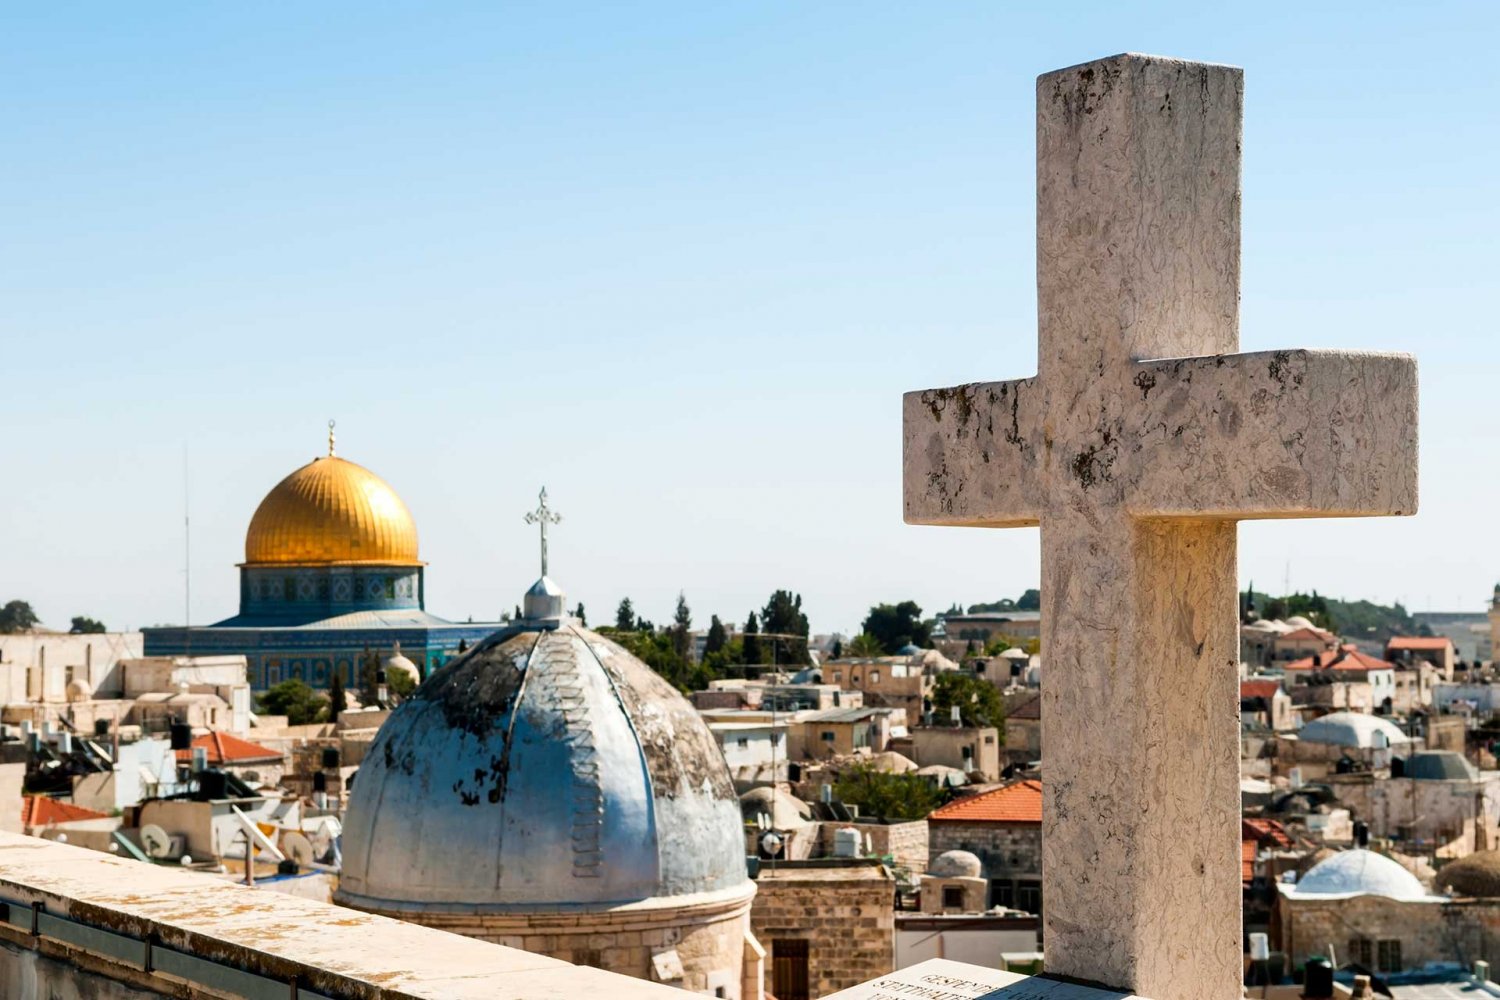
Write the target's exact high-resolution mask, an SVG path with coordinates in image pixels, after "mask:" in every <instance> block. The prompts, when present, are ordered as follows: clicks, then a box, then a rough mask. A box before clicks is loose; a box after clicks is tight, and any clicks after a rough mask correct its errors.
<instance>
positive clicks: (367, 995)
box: [0, 833, 681, 1000]
mask: <svg viewBox="0 0 1500 1000" xmlns="http://www.w3.org/2000/svg"><path fill="white" fill-rule="evenodd" d="M0 904H3V909H0V996H4V997H7V998H8V997H17V998H20V997H33V996H44V997H54V998H58V1000H75V998H76V1000H84V998H87V1000H138V998H143V997H150V996H171V997H177V998H186V1000H208V998H219V1000H222V998H224V997H230V996H241V997H246V996H275V997H278V998H281V997H287V998H291V997H297V998H298V1000H313V998H315V997H325V998H329V1000H520V998H523V997H526V998H530V997H607V998H609V1000H672V998H673V997H680V996H681V994H680V993H679V992H675V991H672V990H671V989H669V988H668V987H665V986H661V985H659V984H655V983H650V982H644V981H642V980H639V979H632V978H628V977H625V976H618V975H614V974H612V973H609V972H605V971H602V970H599V969H590V968H580V967H578V966H573V965H569V964H568V963H566V962H561V961H558V960H557V959H553V958H548V957H547V956H545V955H533V954H529V953H527V952H524V951H518V950H515V949H513V948H504V947H500V946H498V945H494V944H489V943H487V942H484V941H476V940H471V939H469V938H465V937H459V936H457V935H453V934H445V933H442V932H441V931H436V930H433V929H431V928H427V927H419V926H417V925H415V924H409V923H405V922H403V921H399V920H390V919H387V918H385V917H381V916H377V915H374V914H368V913H360V912H357V911H354V910H348V909H344V908H342V907H336V906H331V905H329V904H326V903H319V902H315V901H313V900H309V899H301V898H297V897H293V896H286V895H282V894H280V893H275V892H267V891H263V890H258V889H250V888H246V887H244V886H240V885H236V884H234V883H231V882H226V881H224V880H222V879H219V878H215V877H213V876H210V875H205V874H201V873H196V872H187V871H180V870H175V869H170V868H164V867H160V866H156V865H149V864H144V863H142V862H138V861H132V860H129V859H123V858H118V857H112V856H110V855H107V854H103V853H100V852H96V851H87V850H83V849H82V848H77V847H70V846H66V845H63V844H55V843H50V842H48V841H44V840H37V839H34V838H31V837H23V836H18V835H15V834H5V833H0Z"/></svg>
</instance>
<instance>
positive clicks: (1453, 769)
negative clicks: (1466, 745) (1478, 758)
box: [1406, 750, 1479, 781]
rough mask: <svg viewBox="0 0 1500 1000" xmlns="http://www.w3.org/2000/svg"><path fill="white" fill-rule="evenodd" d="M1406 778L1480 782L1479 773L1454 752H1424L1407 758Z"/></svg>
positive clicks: (1462, 756) (1459, 754)
mask: <svg viewBox="0 0 1500 1000" xmlns="http://www.w3.org/2000/svg"><path fill="white" fill-rule="evenodd" d="M1406 776H1407V777H1408V778H1416V779H1418V780H1422V781H1478V780H1479V771H1478V770H1477V769H1476V768H1475V767H1474V765H1473V764H1470V763H1469V762H1468V761H1467V760H1465V759H1464V755H1463V754H1461V753H1455V752H1453V751H1452V750H1424V751H1422V752H1421V753H1414V754H1412V755H1411V756H1410V757H1408V758H1406Z"/></svg>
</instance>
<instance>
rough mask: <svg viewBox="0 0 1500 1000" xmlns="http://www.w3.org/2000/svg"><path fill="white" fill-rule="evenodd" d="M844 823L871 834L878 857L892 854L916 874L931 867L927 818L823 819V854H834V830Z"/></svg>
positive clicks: (820, 830) (820, 834) (862, 833)
mask: <svg viewBox="0 0 1500 1000" xmlns="http://www.w3.org/2000/svg"><path fill="white" fill-rule="evenodd" d="M844 827H853V828H854V829H856V830H858V831H859V835H860V838H861V839H863V838H864V836H865V835H866V834H869V837H870V853H871V854H873V855H874V856H875V857H878V858H883V857H890V858H891V859H892V860H893V861H894V863H895V864H896V865H897V866H899V867H902V868H907V869H910V870H911V871H912V872H913V873H914V874H920V873H922V872H924V871H926V870H927V862H928V846H927V821H926V820H925V819H917V820H911V821H909V822H905V823H858V822H855V823H822V824H820V825H819V828H818V853H819V855H821V856H822V857H832V856H833V842H834V834H835V832H836V831H838V830H841V829H843V828H844ZM863 850H864V848H863V847H861V851H863Z"/></svg>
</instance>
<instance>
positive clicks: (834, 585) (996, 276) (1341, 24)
mask: <svg viewBox="0 0 1500 1000" xmlns="http://www.w3.org/2000/svg"><path fill="white" fill-rule="evenodd" d="M1234 6H1237V7H1238V8H1239V9H1237V10H1236V9H1233V8H1232V7H1231V5H1223V4H1205V3H1202V2H1192V3H1172V4H1154V5H1140V4H1123V3H1072V4H1067V5H1041V4H1028V5H1020V4H1015V5H1005V4H998V3H943V4H876V3H869V2H860V3H848V4H766V3H744V4H697V3H682V4H677V5H655V4H626V3H609V4H599V5H583V4H525V5H502V4H483V5H479V4H476V5H473V6H457V5H451V4H447V5H445V4H401V5H397V4H372V3H324V4H317V5H290V4H283V5H230V4H215V5H188V4H180V5H175V6H174V5H165V4H157V5H140V4H124V5H122V4H105V3H99V4H68V5H59V4H41V5H32V6H31V7H29V8H20V7H14V6H13V7H11V8H10V9H9V10H7V11H6V12H5V14H4V15H3V20H0V27H3V30H0V61H3V65H4V66H5V71H4V74H3V83H4V90H5V99H4V105H3V108H4V110H3V123H0V128H3V136H4V138H3V148H4V155H3V156H0V218H3V219H4V220H5V222H4V226H5V231H6V238H5V239H4V240H0V342H3V352H0V357H3V368H0V371H3V379H0V387H3V391H0V421H3V425H4V426H5V428H6V429H7V434H6V443H7V447H6V451H7V457H8V461H7V462H6V464H5V472H6V475H5V484H4V489H3V490H0V525H3V537H0V600H4V599H6V598H9V597H12V596H19V597H26V598H29V599H30V600H32V602H33V603H34V604H35V605H36V607H37V609H38V611H39V612H40V613H41V614H42V616H43V618H44V620H45V621H46V622H47V623H49V624H52V625H55V626H62V627H66V625H67V620H68V617H69V616H71V615H73V614H79V613H87V614H91V615H94V616H97V617H102V618H104V619H105V620H106V621H107V622H108V623H109V624H110V625H111V626H116V627H118V626H126V625H130V626H139V625H142V624H150V623H155V622H168V621H179V620H181V618H182V607H183V600H182V583H183V581H182V565H183V555H182V465H183V452H184V447H186V450H187V453H188V455H189V458H190V465H191V469H192V487H191V493H192V513H193V525H194V530H193V590H194V600H193V617H194V620H195V621H197V622H205V621H209V620H213V619H217V618H219V617H223V616H226V615H228V614H231V613H232V612H233V611H234V610H235V604H236V600H237V582H236V581H237V578H236V571H235V570H234V568H233V564H234V563H235V562H236V561H238V559H239V558H241V556H242V548H241V546H242V544H243V533H244V529H245V526H246V524H247V523H248V521H249V518H250V515H251V513H252V512H253V510H254V508H255V505H256V503H257V502H258V501H259V499H260V497H261V496H262V495H263V494H264V493H265V492H266V491H267V490H269V489H270V488H271V486H272V485H273V484H274V483H275V482H276V481H277V480H278V479H280V478H281V477H282V476H283V475H285V474H286V473H288V472H290V471H291V470H292V469H293V468H295V467H296V466H298V465H300V464H302V463H303V462H305V461H307V460H308V459H310V458H312V457H313V456H315V455H316V454H318V453H319V451H320V450H321V448H322V442H323V435H324V422H325V421H326V420H327V419H328V418H329V417H336V418H337V419H338V422H339V440H340V453H341V454H343V455H345V456H346V457H349V458H351V459H353V460H355V461H358V462H361V463H362V464H365V465H367V466H369V467H370V468H372V469H374V470H375V471H376V472H378V473H379V474H381V475H382V476H384V477H385V478H386V479H388V480H389V481H390V482H391V483H392V484H393V485H394V486H395V487H396V489H397V490H398V491H399V492H400V493H401V494H402V495H403V496H404V497H405V499H406V501H407V503H408V505H409V506H410V507H411V508H412V510H413V512H414V513H415V515H416V517H417V520H418V524H419V527H420V529H421V534H422V550H423V556H424V558H426V559H427V560H428V562H429V563H430V569H429V584H428V606H429V608H431V609H432V610H434V611H436V612H437V613H439V614H444V615H448V616H450V617H463V616H466V615H469V614H472V615H474V616H476V617H491V616H493V615H494V614H495V613H496V612H498V611H499V610H500V609H502V608H508V607H510V606H511V605H512V604H514V603H516V601H517V600H518V599H519V596H520V594H521V592H522V590H523V589H524V588H525V587H526V586H527V584H529V583H530V581H531V580H532V579H533V578H534V576H535V573H536V554H535V548H536V546H535V538H534V534H533V531H532V529H529V528H527V527H526V525H525V524H523V523H522V521H521V515H522V513H523V512H524V511H526V510H527V509H529V508H530V506H532V505H533V502H534V496H535V493H536V490H537V487H538V486H539V485H540V484H542V483H546V484H547V485H548V487H549V488H550V491H551V494H552V497H553V499H554V501H555V505H556V506H557V508H558V509H560V510H561V511H562V512H563V513H564V515H565V516H566V518H567V520H566V521H565V523H564V524H563V525H562V526H561V527H560V528H559V529H557V531H556V532H555V536H554V539H555V540H554V544H553V564H554V569H555V574H554V575H556V576H557V577H558V578H559V579H560V580H561V581H562V582H563V583H564V585H565V586H566V587H567V588H568V590H569V593H570V594H571V595H573V596H576V597H579V598H581V599H582V600H584V601H585V602H586V604H587V606H588V608H589V610H590V611H591V613H592V617H594V618H595V619H596V620H599V619H604V618H607V617H609V616H610V615H611V614H612V609H613V607H614V605H615V604H616V603H617V602H618V600H619V599H620V597H621V596H622V595H625V594H629V595H630V596H631V597H633V598H634V599H635V601H636V604H637V606H638V608H639V609H640V610H641V611H642V612H643V613H645V614H646V615H648V616H650V617H653V618H655V619H657V620H662V619H665V618H666V617H668V616H669V614H670V613H671V607H672V604H673V602H674V600H675V598H676V595H677V593H678V591H679V590H684V591H686V593H687V596H688V599H689V601H690V603H691V604H692V606H693V609H694V611H695V613H696V614H697V616H698V617H699V618H700V619H702V620H704V621H706V620H707V616H708V614H709V613H710V612H718V613H720V614H721V615H723V616H724V617H726V618H731V617H732V618H735V619H740V620H742V619H743V617H744V615H745V612H746V611H747V610H748V609H750V608H751V607H752V606H757V605H758V604H760V603H762V602H763V601H764V599H765V597H766V595H767V594H768V593H769V592H770V591H771V590H772V589H773V588H775V587H778V586H786V587H792V588H795V589H797V590H800V591H801V592H802V593H803V595H804V597H805V600H806V605H807V608H808V610H809V612H810V615H811V618H812V622H813V626H814V628H815V629H834V628H842V629H850V628H854V627H856V626H857V624H858V622H859V619H860V618H861V616H862V614H863V611H864V609H865V608H867V607H868V606H869V605H870V604H871V603H872V602H875V601H879V600H899V599H902V598H907V597H912V598H915V599H916V600H917V601H918V602H919V603H921V604H922V605H923V606H924V607H925V608H927V609H929V610H936V609H939V608H941V607H945V606H947V604H949V603H950V602H952V601H962V602H974V601H981V600H991V599H994V598H998V597H1001V596H1007V595H1014V594H1017V593H1019V592H1020V591H1021V590H1022V589H1024V588H1026V587H1029V586H1033V585H1035V584H1036V582H1037V580H1038V565H1037V535H1036V532H1035V531H989V532H986V531H974V530H959V529H937V528H917V527H906V526H904V525H903V524H902V523H901V503H900V462H901V455H900V394H901V392H902V391H903V390H906V389H913V388H925V387H930V386H938V385H947V384H952V383H956V382H963V381H974V380H980V379H993V378H1010V377H1017V376H1022V375H1027V374H1030V373H1032V372H1033V371H1034V365H1035V291H1034V285H1033V276H1034V270H1033V238H1034V225H1033V211H1034V208H1033V205H1034V203H1033V195H1034V183H1033V80H1034V78H1035V76H1036V75H1037V74H1038V73H1041V72H1044V71H1047V70H1050V69H1053V68H1056V67H1060V66H1066V65H1071V64H1073V63H1077V62H1080V61H1084V60H1087V59H1090V58H1094V57H1097V56H1102V55H1108V54H1111V53H1115V52H1120V51H1127V50H1134V51H1146V52H1155V53H1161V54H1166V55H1174V56H1181V57H1185V58H1194V59H1204V60H1212V61H1219V62H1229V63H1235V64H1238V65H1241V66H1244V67H1245V69H1246V121H1245V144H1246V145H1245V156H1244V163H1245V176H1244V190H1245V202H1244V233H1245V246H1244V304H1243V314H1242V316H1243V322H1242V330H1243V333H1242V344H1243V347H1244V348H1245V349H1247V350H1257V349H1267V348H1274V347H1299V346H1308V347H1351V348H1371V349H1388V350H1414V351H1415V352H1417V354H1418V356H1419V358H1420V363H1421V372H1422V407H1423V410H1422V490H1423V496H1422V511H1421V513H1420V514H1419V515H1418V516H1417V517H1415V518H1410V519H1403V520H1379V521H1366V522H1351V521H1312V522H1297V523H1289V522H1273V523H1269V524H1247V525H1245V526H1244V527H1242V528H1241V531H1240V538H1241V543H1242V544H1241V571H1240V575H1241V580H1242V581H1244V580H1248V579H1251V578H1253V579H1254V580H1255V582H1256V584H1257V585H1258V586H1260V587H1271V588H1273V589H1279V588H1280V584H1281V581H1282V579H1283V577H1284V576H1285V575H1286V573H1287V566H1288V564H1290V578H1291V583H1292V585H1293V587H1295V588H1304V589H1305V588H1316V589H1318V590H1319V591H1321V592H1324V593H1327V594H1331V595H1335V596H1350V597H1353V596H1367V597H1370V598H1373V599H1378V600H1382V601H1389V600H1393V599H1404V600H1406V601H1407V602H1409V604H1410V605H1411V606H1412V607H1414V608H1417V609H1424V608H1427V607H1429V606H1431V607H1434V608H1439V609H1450V608H1451V609H1475V610H1477V609H1479V608H1480V607H1481V605H1482V602H1483V601H1484V600H1485V598H1486V597H1487V594H1488V592H1489V589H1490V588H1491V586H1493V584H1494V582H1495V580H1496V579H1497V578H1500V551H1497V544H1496V535H1495V532H1494V530H1493V527H1492V525H1493V524H1494V514H1493V512H1494V510H1495V508H1496V505H1497V497H1500V470H1497V462H1496V448H1495V444H1494V441H1495V430H1494V427H1493V426H1492V424H1493V421H1492V420H1491V419H1490V417H1489V411H1490V408H1491V406H1492V405H1493V401H1494V400H1495V398H1496V395H1497V391H1496V390H1497V375H1500V365H1497V361H1500V337H1497V336H1496V331H1495V306H1494V303H1495V302H1496V301H1497V300H1500V287H1497V285H1500V282H1497V278H1496V271H1497V267H1496V263H1497V262H1496V247H1497V239H1496V233H1497V231H1500V207H1497V206H1500V182H1497V163H1500V130H1497V128H1496V125H1497V119H1500V111H1497V109H1500V82H1497V81H1500V75H1497V74H1496V73H1495V72H1493V64H1494V49H1495V42H1496V39H1497V37H1500V15H1497V10H1500V7H1497V5H1494V4H1489V3H1471V4H1457V3H1435V4H1420V5H1418V4H1371V3H1337V4H1325V3H1319V4H1310V3H1297V4H1280V5H1269V4H1254V5H1234Z"/></svg>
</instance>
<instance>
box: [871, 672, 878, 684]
mask: <svg viewBox="0 0 1500 1000" xmlns="http://www.w3.org/2000/svg"><path fill="white" fill-rule="evenodd" d="M870 683H871V684H879V683H880V671H879V670H871V671H870Z"/></svg>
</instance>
